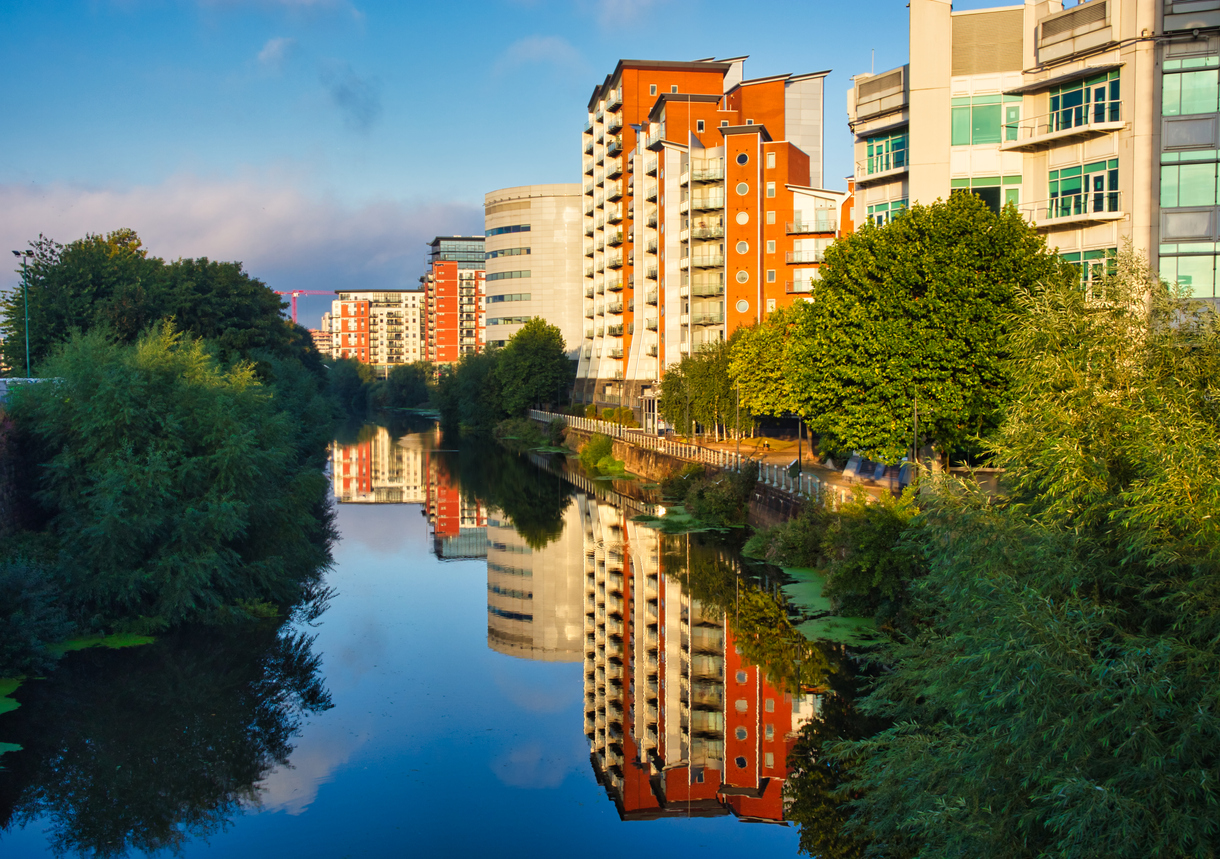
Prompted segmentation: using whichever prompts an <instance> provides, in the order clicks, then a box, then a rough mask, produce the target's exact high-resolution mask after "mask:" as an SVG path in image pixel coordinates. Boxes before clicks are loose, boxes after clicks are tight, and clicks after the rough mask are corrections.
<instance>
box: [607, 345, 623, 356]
mask: <svg viewBox="0 0 1220 859" xmlns="http://www.w3.org/2000/svg"><path fill="white" fill-rule="evenodd" d="M606 357H607V358H622V357H623V350H622V348H621V347H619V346H615V347H614V348H613V349H607V350H606Z"/></svg>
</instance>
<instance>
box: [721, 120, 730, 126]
mask: <svg viewBox="0 0 1220 859" xmlns="http://www.w3.org/2000/svg"><path fill="white" fill-rule="evenodd" d="M720 127H721V128H728V127H729V121H728V120H727V119H722V120H720Z"/></svg>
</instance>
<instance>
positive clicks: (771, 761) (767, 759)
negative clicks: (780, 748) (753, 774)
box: [763, 752, 775, 769]
mask: <svg viewBox="0 0 1220 859" xmlns="http://www.w3.org/2000/svg"><path fill="white" fill-rule="evenodd" d="M763 766H765V767H766V768H767V769H774V768H775V752H767V753H765V754H764V755H763Z"/></svg>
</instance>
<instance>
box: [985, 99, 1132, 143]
mask: <svg viewBox="0 0 1220 859" xmlns="http://www.w3.org/2000/svg"><path fill="white" fill-rule="evenodd" d="M1126 127H1127V123H1125V122H1123V121H1122V102H1121V101H1102V102H1095V103H1093V104H1078V105H1076V106H1075V107H1069V108H1066V109H1064V110H1057V111H1055V112H1054V113H1048V114H1046V115H1044V116H1035V117H1031V118H1030V119H1022V120H1021V121H1020V122H1017V123H1015V124H1008V125H1005V126H1004V137H1005V138H1011V139H1005V140H1004V142H1003V143H1001V144H1000V151H1001V152H1035V151H1037V150H1039V149H1048V148H1050V147H1051V146H1054V145H1057V144H1059V143H1079V142H1080V141H1082V140H1087V139H1089V138H1090V137H1100V136H1101V135H1103V134H1110V133H1111V132H1114V131H1121V130H1122V129H1124V128H1126Z"/></svg>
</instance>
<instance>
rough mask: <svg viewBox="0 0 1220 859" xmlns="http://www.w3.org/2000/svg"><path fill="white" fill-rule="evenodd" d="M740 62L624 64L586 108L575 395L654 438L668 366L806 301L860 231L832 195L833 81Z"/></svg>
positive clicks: (840, 198) (842, 195)
mask: <svg viewBox="0 0 1220 859" xmlns="http://www.w3.org/2000/svg"><path fill="white" fill-rule="evenodd" d="M744 61H745V58H744V57H737V58H732V59H729V60H723V61H714V60H699V61H695V62H661V61H641V60H622V61H620V62H619V64H618V66H617V67H616V68H615V70H614V71H613V72H612V73H611V74H610V75H609V76H608V77H607V78H606V80H605V82H604V83H603V84H601V85H600V86H598V87H596V88H595V90H594V92H593V96H592V98H591V99H590V101H589V106H588V121H587V123H586V125H585V133H584V138H583V147H584V156H585V159H584V173H585V176H584V184H583V188H582V190H583V191H584V208H583V215H584V234H585V237H586V238H585V244H584V252H585V258H586V261H585V267H584V275H585V279H584V283H585V290H584V296H585V302H584V332H583V345H582V348H581V355H580V364H579V368H578V372H577V389H576V395H577V398H578V400H581V401H583V402H591V403H596V404H598V405H628V406H630V407H631V408H633V409H634V410H636V411H637V413H639V414H640V416H641V417H642V418H643V420H644V425H645V427H646V428H650V427H651V426H652V425H653V420H654V417H653V416H654V415H655V410H654V409H652V408H651V404H652V403H653V402H655V399H654V398H655V396H656V395H657V392H658V387H657V386H658V382H659V380H660V378H661V376H662V375H663V373H664V372H665V369H666V367H669V366H671V365H673V364H675V363H677V362H678V361H680V360H681V359H682V357H683V356H685V355H688V354H691V353H692V352H694V351H697V350H698V349H699V348H700V347H701V346H703V345H704V344H705V343H709V342H713V341H716V340H721V339H724V338H726V337H728V336H729V334H731V333H732V332H733V331H734V330H735V329H736V328H737V327H739V326H741V325H751V324H754V323H756V322H758V321H759V320H761V319H762V318H763V317H764V316H765V315H766V314H767V313H769V312H771V311H772V310H774V309H776V308H777V307H783V306H785V305H787V304H790V303H791V302H792V301H794V300H798V299H800V298H801V297H802V296H803V295H807V294H808V293H809V291H810V289H811V285H810V284H811V282H812V280H813V279H815V278H816V277H817V276H818V275H817V269H818V267H819V265H820V262H821V258H822V253H823V251H824V250H825V248H826V246H827V245H828V244H829V243H830V242H831V241H833V240H834V238H835V237H836V236H838V235H839V234H840V233H841V232H843V231H845V230H850V228H851V225H850V223H848V222H844V204H845V202H846V201H847V199H848V194H847V193H846V192H842V191H830V190H824V189H823V188H822V185H823V184H824V179H823V175H822V136H823V81H824V78H825V76H826V74H828V72H814V73H811V74H804V75H777V76H774V77H768V78H760V79H757V80H745V79H744V77H743V76H744Z"/></svg>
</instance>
